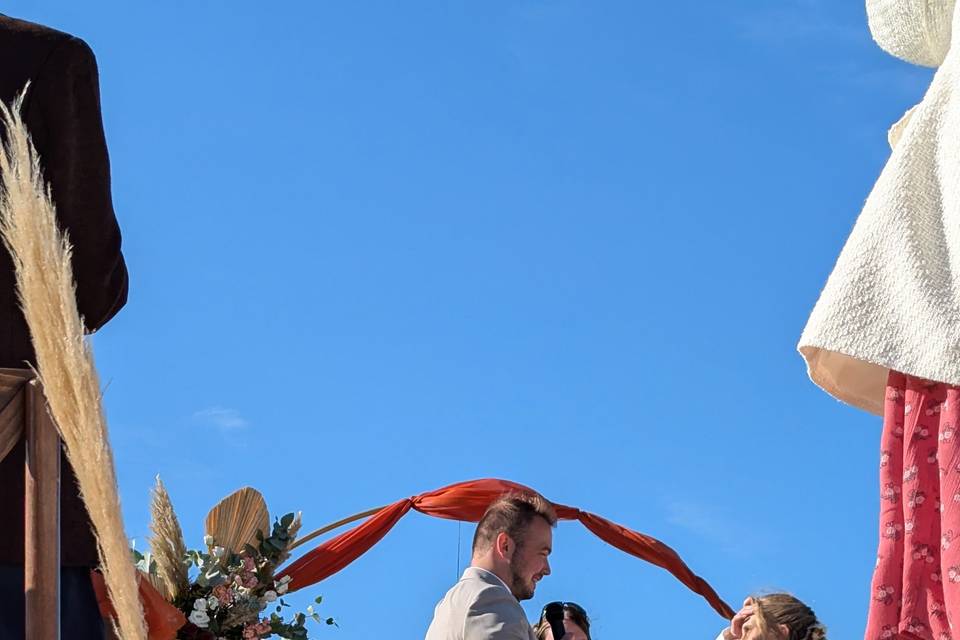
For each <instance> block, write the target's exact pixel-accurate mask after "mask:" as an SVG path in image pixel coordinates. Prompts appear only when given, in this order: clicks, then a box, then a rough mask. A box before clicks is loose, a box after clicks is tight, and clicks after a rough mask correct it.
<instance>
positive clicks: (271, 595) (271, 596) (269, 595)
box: [263, 590, 277, 602]
mask: <svg viewBox="0 0 960 640" xmlns="http://www.w3.org/2000/svg"><path fill="white" fill-rule="evenodd" d="M263 599H264V600H266V601H267V602H273V601H274V600H276V599H277V592H276V591H272V590H271V591H267V592H266V593H264V594H263Z"/></svg>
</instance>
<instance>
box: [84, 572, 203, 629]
mask: <svg viewBox="0 0 960 640" xmlns="http://www.w3.org/2000/svg"><path fill="white" fill-rule="evenodd" d="M90 578H91V580H92V581H93V590H94V592H95V593H96V594H97V605H98V606H99V607H100V615H102V616H103V617H104V618H106V619H107V620H113V619H114V618H116V617H117V614H116V612H115V611H114V610H113V604H112V603H111V602H110V597H109V596H108V595H107V585H106V584H105V583H104V581H103V575H102V574H101V573H99V572H98V571H91V572H90ZM137 583H138V584H137V587H138V589H139V594H140V604H141V605H143V614H144V617H145V619H146V622H147V630H148V636H149V640H175V638H176V637H177V631H179V629H180V627H182V626H183V625H184V624H186V622H187V618H186V617H185V616H184V615H183V614H182V613H181V612H180V610H179V609H177V608H176V607H175V606H173V605H172V604H170V603H169V602H167V601H166V600H165V599H164V598H163V596H162V595H160V593H159V592H158V591H157V590H156V589H154V588H153V585H152V584H150V581H149V580H142V579H141V578H140V576H139V575H138V576H137Z"/></svg>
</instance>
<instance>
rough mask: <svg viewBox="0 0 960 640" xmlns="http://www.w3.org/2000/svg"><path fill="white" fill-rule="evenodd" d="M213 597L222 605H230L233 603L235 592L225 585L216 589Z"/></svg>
mask: <svg viewBox="0 0 960 640" xmlns="http://www.w3.org/2000/svg"><path fill="white" fill-rule="evenodd" d="M213 596H214V597H215V598H216V599H217V600H219V601H220V604H230V603H231V602H233V591H231V590H230V587H228V586H227V585H225V584H221V585H218V586H216V587H214V588H213Z"/></svg>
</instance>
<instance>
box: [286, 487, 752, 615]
mask: <svg viewBox="0 0 960 640" xmlns="http://www.w3.org/2000/svg"><path fill="white" fill-rule="evenodd" d="M511 491H521V492H528V493H532V492H533V490H532V489H529V488H527V487H525V486H523V485H520V484H517V483H515V482H510V481H508V480H494V479H486V480H473V481H469V482H461V483H458V484H453V485H450V486H448V487H444V488H442V489H437V490H436V491H431V492H429V493H424V494H421V495H419V496H415V497H412V498H404V499H403V500H399V501H398V502H395V503H393V504H391V505H389V506H386V507H384V508H383V509H381V510H380V511H379V512H377V513H376V514H374V515H373V516H371V517H370V519H369V520H367V521H366V522H364V523H362V524H360V525H358V526H356V527H354V528H352V529H350V530H349V531H346V532H344V533H341V534H340V535H338V536H336V537H334V538H331V539H330V540H328V541H327V542H324V543H323V544H321V545H320V546H319V547H317V548H316V549H314V550H313V551H311V552H309V553H307V554H306V555H304V556H303V557H301V558H300V559H298V560H297V561H295V562H293V563H292V564H291V565H289V566H288V567H287V568H286V569H285V570H284V571H283V572H282V573H281V574H280V577H282V576H290V580H291V582H290V585H291V586H290V590H291V591H294V590H296V589H302V588H303V587H307V586H310V585H312V584H315V583H317V582H319V581H321V580H323V579H325V578H328V577H330V576H332V575H333V574H335V573H337V572H338V571H340V570H341V569H343V568H344V567H346V566H347V565H349V564H350V563H351V562H353V561H354V560H356V559H357V558H359V557H360V556H361V555H363V554H364V553H366V552H367V550H369V549H370V548H371V547H373V545H375V544H376V543H377V542H379V541H380V539H381V538H383V536H385V535H386V534H387V532H389V531H390V529H392V528H393V526H394V525H395V524H396V523H397V522H398V521H399V520H400V518H402V517H403V516H404V515H405V514H406V513H407V512H409V511H410V510H411V509H413V510H416V511H419V512H420V513H423V514H426V515H428V516H435V517H437V518H445V519H448V520H463V521H467V522H477V521H478V520H480V518H481V517H482V516H483V513H484V511H486V510H487V507H488V506H489V505H490V503H491V502H493V501H494V500H496V499H497V498H498V497H500V496H502V495H503V494H504V493H508V492H511ZM554 507H555V508H556V511H557V517H558V518H560V519H561V520H579V521H580V523H581V524H583V526H585V527H586V528H587V529H588V530H590V531H591V532H593V533H594V534H595V535H596V536H597V537H598V538H600V539H601V540H603V541H604V542H606V543H607V544H610V545H612V546H614V547H616V548H618V549H620V550H621V551H625V552H626V553H629V554H630V555H632V556H635V557H637V558H640V559H641V560H646V561H647V562H650V563H652V564H655V565H657V566H658V567H662V568H663V569H666V570H667V571H669V572H670V573H671V574H673V575H674V576H675V577H676V578H677V579H678V580H680V582H682V583H683V584H685V585H686V586H687V587H688V588H689V589H691V590H692V591H693V592H694V593H698V594H700V595H701V596H703V598H704V599H705V600H706V601H707V602H708V603H710V606H712V607H713V608H714V610H716V612H717V613H719V614H720V615H721V616H723V617H724V618H727V619H729V618H732V617H733V613H734V611H733V609H731V608H730V606H729V605H728V604H727V603H726V602H724V601H723V600H722V599H720V596H718V595H717V592H716V591H714V590H713V588H712V587H711V586H710V585H709V584H707V582H706V580H704V579H703V578H701V577H700V576H698V575H696V574H694V573H693V571H691V570H690V568H689V567H688V566H687V565H686V563H684V562H683V560H681V559H680V556H679V555H677V552H676V551H674V550H673V549H671V548H670V547H668V546H667V545H665V544H663V543H662V542H660V541H659V540H656V539H655V538H651V537H650V536H647V535H644V534H642V533H638V532H636V531H632V530H630V529H627V528H626V527H623V526H620V525H618V524H616V523H614V522H611V521H609V520H606V519H604V518H601V517H600V516H597V515H594V514H592V513H588V512H586V511H581V510H580V509H577V508H576V507H568V506H565V505H559V504H555V505H554Z"/></svg>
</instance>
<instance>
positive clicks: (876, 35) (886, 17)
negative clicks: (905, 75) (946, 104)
mask: <svg viewBox="0 0 960 640" xmlns="http://www.w3.org/2000/svg"><path fill="white" fill-rule="evenodd" d="M954 2H955V0H867V21H868V23H869V24H870V33H871V34H873V39H874V40H876V42H877V44H878V45H880V48H882V49H883V50H884V51H886V52H887V53H890V54H892V55H895V56H896V57H898V58H902V59H903V60H906V61H907V62H912V63H913V64H919V65H923V66H925V67H939V66H940V65H941V64H942V63H943V60H944V58H946V56H947V51H948V50H949V49H950V32H951V26H952V16H953V6H954Z"/></svg>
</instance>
